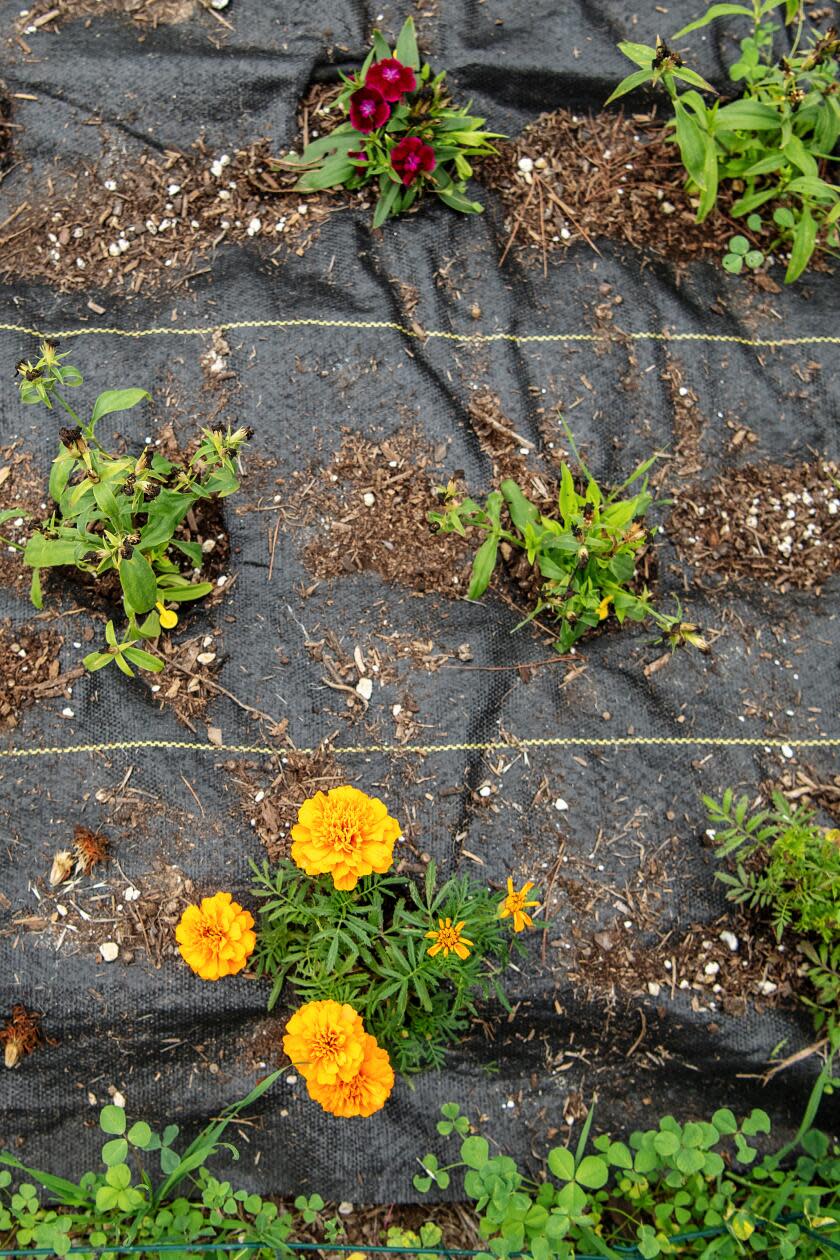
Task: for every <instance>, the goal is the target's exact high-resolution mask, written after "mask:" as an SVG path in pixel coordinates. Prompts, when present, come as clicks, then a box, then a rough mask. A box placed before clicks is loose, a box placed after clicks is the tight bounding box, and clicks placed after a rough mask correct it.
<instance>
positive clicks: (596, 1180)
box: [575, 1155, 609, 1190]
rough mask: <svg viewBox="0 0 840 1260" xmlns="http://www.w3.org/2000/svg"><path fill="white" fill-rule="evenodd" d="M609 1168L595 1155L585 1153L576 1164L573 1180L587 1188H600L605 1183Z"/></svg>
mask: <svg viewBox="0 0 840 1260" xmlns="http://www.w3.org/2000/svg"><path fill="white" fill-rule="evenodd" d="M608 1179H609V1169H608V1167H607V1165H606V1162H605V1161H604V1160H603V1159H600V1158H599V1157H598V1156H597V1155H585V1156H584V1158H583V1159H582V1160H581V1161H580V1163H579V1164H578V1166H577V1171H576V1172H575V1181H576V1182H577V1183H578V1185H581V1186H586V1188H587V1189H588V1190H600V1189H601V1187H602V1186H605V1185H606V1184H607V1180H608Z"/></svg>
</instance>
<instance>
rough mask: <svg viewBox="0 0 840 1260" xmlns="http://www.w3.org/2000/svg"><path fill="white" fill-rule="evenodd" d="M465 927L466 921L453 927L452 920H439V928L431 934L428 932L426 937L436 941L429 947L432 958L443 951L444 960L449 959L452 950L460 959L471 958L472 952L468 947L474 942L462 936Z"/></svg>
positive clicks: (434, 929)
mask: <svg viewBox="0 0 840 1260" xmlns="http://www.w3.org/2000/svg"><path fill="white" fill-rule="evenodd" d="M463 927H464V920H463V919H462V920H461V922H460V923H455V924H454V925H453V923H452V920H451V919H438V927H437V928H433V929H432V931H431V932H427V933H426V936H427V937H429V938H431V939H432V940H433V941H434V945H430V946H429V953H430V954H431V956H432V958H434V956H435V954H439V953H440V951H441V950H443V956H444V958H448V957H449V952H450V950H452V951H454V953H456V954H457V955H458V957H459V958H460V959H462V960H463V959H464V958H469V956H470V951H469V950H468V949H467V946H468V945H472V941H468V940H467V938H466V936H462V935H461V932H462V930H463Z"/></svg>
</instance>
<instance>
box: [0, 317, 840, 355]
mask: <svg viewBox="0 0 840 1260" xmlns="http://www.w3.org/2000/svg"><path fill="white" fill-rule="evenodd" d="M260 328H277V329H281V328H344V329H360V330H371V329H375V330H378V331H389V332H397V333H401V334H402V336H404V337H408V338H411V339H412V340H414V341H421V342H422V341H431V340H439V341H457V342H461V343H470V342H471V343H473V344H476V345H486V344H488V343H489V342H494V341H509V342H513V343H515V344H516V345H527V344H529V343H531V342H574V341H583V342H599V343H602V342H603V341H604V340H609V338H604V337H603V336H599V335H597V334H595V333H506V332H494V333H481V332H474V333H457V332H446V331H444V330H442V329H429V330H427V331H426V330H417V329H414V328H406V327H405V325H403V324H397V323H393V322H391V321H390V320H378V319H374V320H355V319H242V320H234V321H231V322H229V323H223V324H208V325H205V326H199V327H195V328H165V327H164V328H65V329H60V330H59V331H58V332H43V331H42V330H41V329H39V328H29V327H27V326H26V325H25V324H2V323H0V332H13V333H22V334H24V336H27V337H38V338H44V337H46V338H49V339H51V340H58V341H67V340H69V338H71V337H105V336H109V337H209V336H211V335H212V334H213V333H224V332H237V331H243V330H245V329H260ZM622 338H624V339H627V340H629V341H675V342H676V341H699V342H711V343H721V344H729V345H738V346H750V347H753V348H755V349H760V348H762V347H764V348H769V347H779V346H815V345H840V336H814V337H739V336H737V335H736V334H734V333H697V332H673V333H672V332H627V333H624V332H617V333H616V335H615V337H614V338H613V339H614V340H617V341H618V340H621V339H622Z"/></svg>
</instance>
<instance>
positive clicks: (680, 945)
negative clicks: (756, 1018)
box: [571, 914, 802, 1015]
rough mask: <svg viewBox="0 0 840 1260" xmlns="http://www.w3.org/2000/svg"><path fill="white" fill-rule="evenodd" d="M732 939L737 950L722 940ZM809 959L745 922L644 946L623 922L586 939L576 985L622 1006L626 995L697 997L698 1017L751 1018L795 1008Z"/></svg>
mask: <svg viewBox="0 0 840 1260" xmlns="http://www.w3.org/2000/svg"><path fill="white" fill-rule="evenodd" d="M722 932H727V933H732V935H733V936H734V937H735V938H736V941H737V949H735V950H732V949H731V948H730V945H729V944H728V943H727V942H726V940H722V939H721V933H722ZM801 964H802V957H801V955H800V954H799V951H798V950H797V948H796V947H795V945H794V944H792V943H790V942H788V941H785V942H783V943H782V944H781V945H777V944H776V940H775V937H774V935H773V933H772V931H771V929H770V928H769V927H766V926H765V925H763V924H759V923H757V922H756V920H755V918H754V917H750V916H748V915H742V914H734V915H722V916H721V917H720V918H719V919H716V920H715V921H714V922H712V923H695V924H692V926H691V927H689V928H688V930H687V931H685V932H683V933H682V934H681V935H677V934H676V933H675V932H674V931H671V932H669V933H667V935H666V936H664V937H663V938H662V940H661V941H659V942H658V943H657V944H655V945H652V946H646V945H639V944H638V942H637V940H636V939H635V938H634V936H633V934H632V932H631V931H628V930H627V929H625V928H624V927H623V926H622V923H621V921H620V920H616V922H615V923H614V924H613V925H612V926H611V927H609V928H606V929H604V930H602V931H599V932H595V933H594V934H593V935H592V936H591V937H590V938H588V939H584V940H583V941H582V942H581V944H580V945H579V946H578V949H577V959H576V964H575V967H574V968H573V970H572V975H571V978H572V979H573V980H574V981H575V982H576V983H577V984H578V985H579V986H581V987H582V988H584V989H586V990H587V991H590V992H593V993H599V994H600V995H601V996H604V995H605V994H606V995H607V996H608V997H610V998H614V997H616V996H618V995H619V994H624V995H631V996H632V995H636V996H641V995H647V996H648V997H654V998H656V997H660V996H661V997H663V999H665V998H669V999H673V998H674V996H675V995H676V993H677V991H684V992H687V993H690V994H691V998H690V1001H691V1005H692V1009H693V1010H695V1011H700V1010H708V1009H710V1004H713V1008H712V1009H720V1010H723V1011H725V1012H726V1013H727V1014H729V1015H743V1014H744V1013H745V1012H746V1011H747V1009H748V1008H749V1007H750V1006H754V1007H756V1009H758V1010H763V1009H764V1008H765V1007H768V1006H779V1005H791V1004H792V1003H793V1002H794V1001H795V999H796V995H797V993H798V992H799V990H800V989H801V987H802V986H801V982H800V980H799V977H798V970H799V967H800V966H801Z"/></svg>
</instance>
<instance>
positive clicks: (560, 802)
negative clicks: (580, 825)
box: [554, 796, 569, 814]
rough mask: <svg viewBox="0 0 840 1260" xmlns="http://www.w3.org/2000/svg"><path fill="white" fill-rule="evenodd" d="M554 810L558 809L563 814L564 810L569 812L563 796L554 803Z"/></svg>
mask: <svg viewBox="0 0 840 1260" xmlns="http://www.w3.org/2000/svg"><path fill="white" fill-rule="evenodd" d="M554 808H555V809H558V810H559V811H560V813H561V814H562V813H563V811H564V810H567V809H568V808H569V806H568V805H567V803H566V802H565V801H564V800H563V797H562V796H558V797H557V800H556V801H555V802H554Z"/></svg>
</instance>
